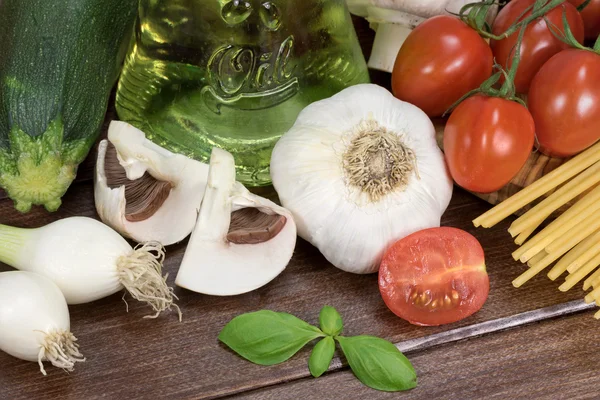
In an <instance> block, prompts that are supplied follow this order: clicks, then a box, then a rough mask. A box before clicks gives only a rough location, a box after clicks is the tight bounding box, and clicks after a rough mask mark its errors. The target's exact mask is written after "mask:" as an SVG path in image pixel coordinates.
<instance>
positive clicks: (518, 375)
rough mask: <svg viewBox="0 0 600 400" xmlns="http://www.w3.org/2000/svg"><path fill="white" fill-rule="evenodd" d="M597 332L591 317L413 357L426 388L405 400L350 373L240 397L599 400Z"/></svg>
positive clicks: (251, 399) (574, 317) (293, 399)
mask: <svg viewBox="0 0 600 400" xmlns="http://www.w3.org/2000/svg"><path fill="white" fill-rule="evenodd" d="M597 328H598V327H597V321H594V320H593V319H590V318H589V316H588V315H586V314H585V313H584V314H578V315H571V316H568V317H565V318H562V319H560V320H547V321H544V322H541V323H538V324H535V325H530V326H526V327H522V328H520V329H518V330H514V331H507V332H502V333H498V334H493V335H488V336H485V337H482V338H478V339H473V340H466V341H462V342H460V343H456V344H452V345H447V346H440V347H436V348H432V349H428V350H426V351H421V352H418V353H414V354H409V357H410V359H411V361H412V363H413V366H414V367H415V369H416V371H417V374H418V377H419V378H418V379H419V386H418V387H417V388H415V389H413V390H412V391H410V392H405V393H402V394H401V395H399V394H397V393H393V394H392V393H383V392H374V391H372V390H370V389H368V388H366V387H365V386H363V385H361V384H360V382H358V380H357V379H356V378H355V377H354V376H353V375H352V373H351V372H350V371H349V370H345V371H343V372H339V373H335V374H328V375H325V376H323V377H321V378H319V379H312V378H306V379H302V380H299V381H297V382H292V383H288V384H282V385H279V386H275V387H270V388H265V389H260V390H257V391H253V392H250V393H247V394H244V395H243V396H239V397H237V398H239V399H244V400H258V399H261V400H296V399H316V398H319V399H369V400H378V399H402V400H416V399H436V400H456V399H486V400H494V399H497V400H501V399H502V400H505V399H511V400H517V399H522V400H531V399H535V400H557V399H569V400H576V399H598V397H599V396H598V373H599V372H600V366H599V365H598V352H597V350H596V349H595V348H594V347H595V343H597V342H598V341H599V340H600V330H599V329H597ZM584 332H585V333H584Z"/></svg>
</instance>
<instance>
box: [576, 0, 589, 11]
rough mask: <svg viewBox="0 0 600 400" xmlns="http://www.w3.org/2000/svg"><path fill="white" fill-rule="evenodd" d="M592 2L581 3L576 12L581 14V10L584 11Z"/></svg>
mask: <svg viewBox="0 0 600 400" xmlns="http://www.w3.org/2000/svg"><path fill="white" fill-rule="evenodd" d="M591 2H592V0H585V1H584V2H583V3H581V4H580V5H579V7H577V11H579V12H581V11H583V10H585V8H586V7H587V6H588V5H589V4H590V3H591Z"/></svg>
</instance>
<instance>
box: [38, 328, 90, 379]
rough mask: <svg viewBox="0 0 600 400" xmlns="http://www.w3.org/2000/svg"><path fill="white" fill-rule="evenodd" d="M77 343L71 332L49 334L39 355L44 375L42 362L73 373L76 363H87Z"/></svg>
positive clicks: (43, 370) (42, 370)
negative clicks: (47, 362)
mask: <svg viewBox="0 0 600 400" xmlns="http://www.w3.org/2000/svg"><path fill="white" fill-rule="evenodd" d="M76 342H77V338H76V337H75V336H74V335H73V334H72V333H71V332H66V331H52V332H50V333H47V334H46V337H45V340H44V344H43V345H42V347H41V348H40V353H39V355H38V364H39V365H40V371H41V372H42V374H44V376H45V375H46V370H45V369H44V364H43V363H42V361H49V362H50V363H52V365H54V366H55V367H58V368H62V369H64V370H66V371H69V372H70V371H73V368H74V367H75V363H76V362H83V361H85V357H83V355H82V354H81V353H80V352H79V345H78V344H77V343H76Z"/></svg>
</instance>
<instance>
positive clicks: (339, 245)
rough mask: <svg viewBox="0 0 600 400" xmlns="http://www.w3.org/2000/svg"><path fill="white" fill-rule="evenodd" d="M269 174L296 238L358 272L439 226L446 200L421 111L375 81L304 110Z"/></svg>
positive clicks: (442, 173) (443, 176)
mask: <svg viewBox="0 0 600 400" xmlns="http://www.w3.org/2000/svg"><path fill="white" fill-rule="evenodd" d="M271 177H272V179H273V185H274V186H275V189H276V190H277V193H278V194H279V198H280V199H281V203H282V204H283V206H284V207H286V208H287V209H288V210H290V211H291V212H292V214H293V216H294V219H295V221H296V225H297V227H298V233H299V235H300V236H301V237H302V238H304V239H306V240H307V241H309V242H310V243H312V244H313V245H314V246H316V247H317V248H318V249H319V250H320V251H321V252H322V253H323V255H325V257H326V258H327V259H328V260H329V261H330V262H331V263H332V264H333V265H335V266H336V267H338V268H340V269H342V270H345V271H349V272H354V273H371V272H375V271H377V270H378V268H379V263H380V260H381V257H382V255H383V253H384V252H385V251H386V249H387V248H388V247H389V246H390V245H391V244H393V243H394V242H395V241H396V240H399V239H401V238H403V237H405V236H408V235H409V234H411V233H414V232H416V231H419V230H422V229H425V228H431V227H437V226H439V225H440V218H441V215H442V214H443V212H444V211H445V210H446V208H447V206H448V204H449V202H450V198H451V196H452V179H451V178H450V175H449V174H448V171H447V169H446V164H445V161H444V156H443V154H442V152H441V151H440V150H439V148H438V147H437V144H436V140H435V129H434V127H433V124H432V122H431V121H430V120H429V118H428V117H427V115H425V113H424V112H422V111H421V110H419V109H418V108H417V107H415V106H413V105H411V104H409V103H405V102H402V101H400V100H398V99H396V98H394V96H392V94H391V93H389V92H388V91H387V90H385V89H384V88H382V87H379V86H376V85H371V84H365V85H357V86H352V87H350V88H348V89H345V90H343V91H342V92H340V93H338V94H337V95H335V96H333V97H332V98H329V99H325V100H322V101H319V102H316V103H313V104H311V105H309V106H308V107H307V108H305V109H304V111H302V112H301V113H300V116H299V117H298V120H297V121H296V123H295V125H294V126H293V127H292V129H291V130H290V131H289V132H287V133H286V134H285V135H283V137H282V138H281V140H280V141H279V142H278V143H277V145H276V146H275V149H274V151H273V156H272V159H271Z"/></svg>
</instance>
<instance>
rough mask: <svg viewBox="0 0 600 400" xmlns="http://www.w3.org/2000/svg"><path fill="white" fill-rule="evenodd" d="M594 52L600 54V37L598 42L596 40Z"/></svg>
mask: <svg viewBox="0 0 600 400" xmlns="http://www.w3.org/2000/svg"><path fill="white" fill-rule="evenodd" d="M594 51H595V52H596V53H598V54H600V36H598V40H596V43H595V44H594Z"/></svg>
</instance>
